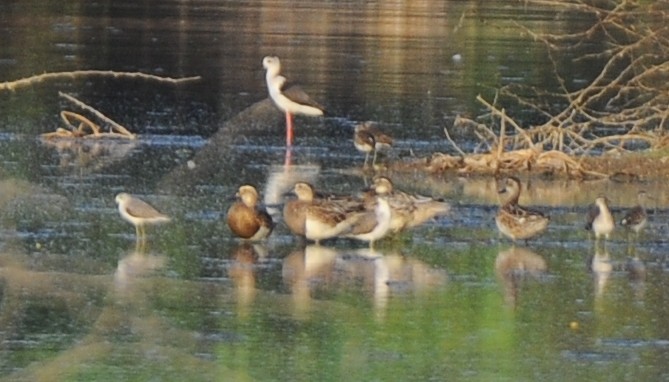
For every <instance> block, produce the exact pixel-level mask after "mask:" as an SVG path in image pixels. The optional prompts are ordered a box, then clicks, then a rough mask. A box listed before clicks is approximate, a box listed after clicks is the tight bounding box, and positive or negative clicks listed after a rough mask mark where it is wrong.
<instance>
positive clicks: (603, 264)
mask: <svg viewBox="0 0 669 382" xmlns="http://www.w3.org/2000/svg"><path fill="white" fill-rule="evenodd" d="M602 247H603V248H602ZM590 270H591V271H592V275H593V277H594V282H595V299H598V298H600V297H601V296H602V295H603V294H604V290H605V289H606V284H607V283H608V281H609V277H610V276H611V272H613V264H612V263H611V256H610V255H609V251H608V249H606V247H605V246H595V254H594V256H592V260H591V261H590Z"/></svg>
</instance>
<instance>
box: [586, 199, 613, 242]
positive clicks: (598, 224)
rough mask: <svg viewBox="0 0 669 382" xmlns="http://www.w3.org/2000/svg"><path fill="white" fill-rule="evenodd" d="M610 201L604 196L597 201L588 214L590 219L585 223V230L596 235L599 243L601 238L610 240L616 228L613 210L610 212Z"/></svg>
mask: <svg viewBox="0 0 669 382" xmlns="http://www.w3.org/2000/svg"><path fill="white" fill-rule="evenodd" d="M608 203H609V201H608V199H607V198H606V197H604V196H599V197H597V199H595V204H594V206H592V207H591V208H590V211H589V212H588V219H587V221H586V223H585V229H586V230H588V231H592V232H594V233H595V240H596V241H598V240H599V238H600V237H601V236H604V238H605V239H607V240H608V238H609V235H611V232H613V229H614V228H615V226H616V223H615V220H613V215H611V210H609V204H608Z"/></svg>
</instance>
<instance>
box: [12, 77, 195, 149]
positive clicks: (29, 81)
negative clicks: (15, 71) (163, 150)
mask: <svg viewBox="0 0 669 382" xmlns="http://www.w3.org/2000/svg"><path fill="white" fill-rule="evenodd" d="M90 76H99V77H113V78H131V79H145V80H151V81H159V82H167V83H171V84H180V83H184V82H191V81H195V80H199V79H200V77H199V76H197V77H185V78H176V79H175V78H170V77H159V76H154V75H152V74H146V73H128V72H114V71H111V70H76V71H72V72H57V73H42V74H38V75H35V76H30V77H26V78H21V79H19V80H15V81H7V82H0V91H2V90H11V91H14V90H17V89H19V88H22V87H26V86H31V85H34V84H37V83H41V82H44V81H48V80H54V79H63V78H71V79H76V78H78V77H90ZM58 95H59V96H60V97H62V98H65V99H66V100H68V101H70V102H72V103H73V104H74V105H75V106H77V107H79V108H81V109H83V110H84V111H86V112H88V113H90V114H91V115H92V116H94V117H95V118H97V119H98V120H100V121H101V122H104V123H105V124H107V125H109V131H107V132H104V131H102V130H103V129H102V128H101V127H100V126H99V125H98V124H96V123H95V122H93V121H91V120H90V119H89V118H87V117H85V116H83V115H81V114H79V113H75V112H73V111H69V110H64V111H62V112H61V113H60V117H61V119H62V121H63V122H64V124H65V126H66V128H62V127H58V128H56V130H55V131H53V132H50V133H45V134H42V135H41V137H42V138H44V139H46V140H52V139H58V138H125V139H135V138H136V136H135V134H133V133H131V132H130V131H129V130H128V129H126V128H125V127H123V126H121V125H120V124H118V123H117V122H115V121H113V120H112V119H111V118H108V117H107V116H105V115H104V114H102V113H101V112H99V111H98V110H96V109H95V108H93V107H91V106H89V105H87V104H85V103H84V102H82V101H79V100H78V99H76V98H75V97H74V96H72V95H69V94H66V93H62V92H58Z"/></svg>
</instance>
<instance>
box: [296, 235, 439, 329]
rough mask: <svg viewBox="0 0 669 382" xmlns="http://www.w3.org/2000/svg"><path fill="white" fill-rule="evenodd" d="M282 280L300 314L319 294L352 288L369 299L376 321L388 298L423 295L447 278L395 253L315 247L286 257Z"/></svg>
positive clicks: (383, 312)
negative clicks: (407, 294)
mask: <svg viewBox="0 0 669 382" xmlns="http://www.w3.org/2000/svg"><path fill="white" fill-rule="evenodd" d="M283 278H284V282H285V283H286V284H287V285H288V286H289V288H290V289H291V292H292V294H293V296H294V298H295V301H296V304H297V308H298V309H300V310H301V312H303V313H304V312H306V311H307V310H308V308H309V304H310V301H311V299H312V297H313V296H314V295H316V294H318V293H319V292H335V293H336V292H337V291H340V290H350V289H354V290H356V291H362V292H363V293H364V294H366V295H369V296H370V297H371V299H372V302H373V304H374V308H375V311H376V312H377V317H378V318H383V317H384V315H385V311H386V307H387V303H388V300H389V297H390V296H391V295H393V294H396V295H401V294H404V293H412V292H413V293H420V292H424V291H427V290H431V289H434V288H437V287H440V286H443V285H444V284H445V283H446V281H447V279H448V277H447V275H446V272H445V271H443V270H441V269H435V268H432V267H430V266H429V265H427V264H425V263H423V262H422V261H420V260H416V259H413V258H408V257H405V256H402V255H399V254H384V253H382V252H380V251H378V250H374V249H369V248H363V249H357V250H337V249H335V248H330V247H322V246H318V245H309V246H307V247H306V248H305V249H304V250H298V251H294V252H293V253H291V254H290V255H289V256H288V257H286V258H285V259H284V263H283Z"/></svg>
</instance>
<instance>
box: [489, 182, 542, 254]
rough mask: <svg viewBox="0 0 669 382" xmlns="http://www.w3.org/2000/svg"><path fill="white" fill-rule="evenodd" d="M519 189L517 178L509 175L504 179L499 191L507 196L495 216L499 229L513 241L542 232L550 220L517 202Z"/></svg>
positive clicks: (528, 237)
mask: <svg viewBox="0 0 669 382" xmlns="http://www.w3.org/2000/svg"><path fill="white" fill-rule="evenodd" d="M520 189H521V186H520V180H518V178H516V177H513V176H511V177H508V178H506V179H505V180H504V184H503V186H502V188H501V189H500V190H499V193H500V194H502V193H506V194H508V196H507V198H506V200H505V201H504V202H503V203H502V205H501V207H500V208H499V211H498V212H497V216H495V223H496V224H497V228H498V229H499V231H500V232H501V233H502V234H504V235H505V236H507V237H509V238H510V239H511V240H513V241H516V240H526V241H527V240H528V239H530V238H532V237H534V236H537V235H539V234H541V233H543V232H544V231H545V230H546V228H548V223H549V222H550V217H548V216H546V215H544V214H542V213H541V212H538V211H534V210H531V209H528V208H525V207H521V206H520V205H519V204H518V199H519V198H520Z"/></svg>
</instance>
